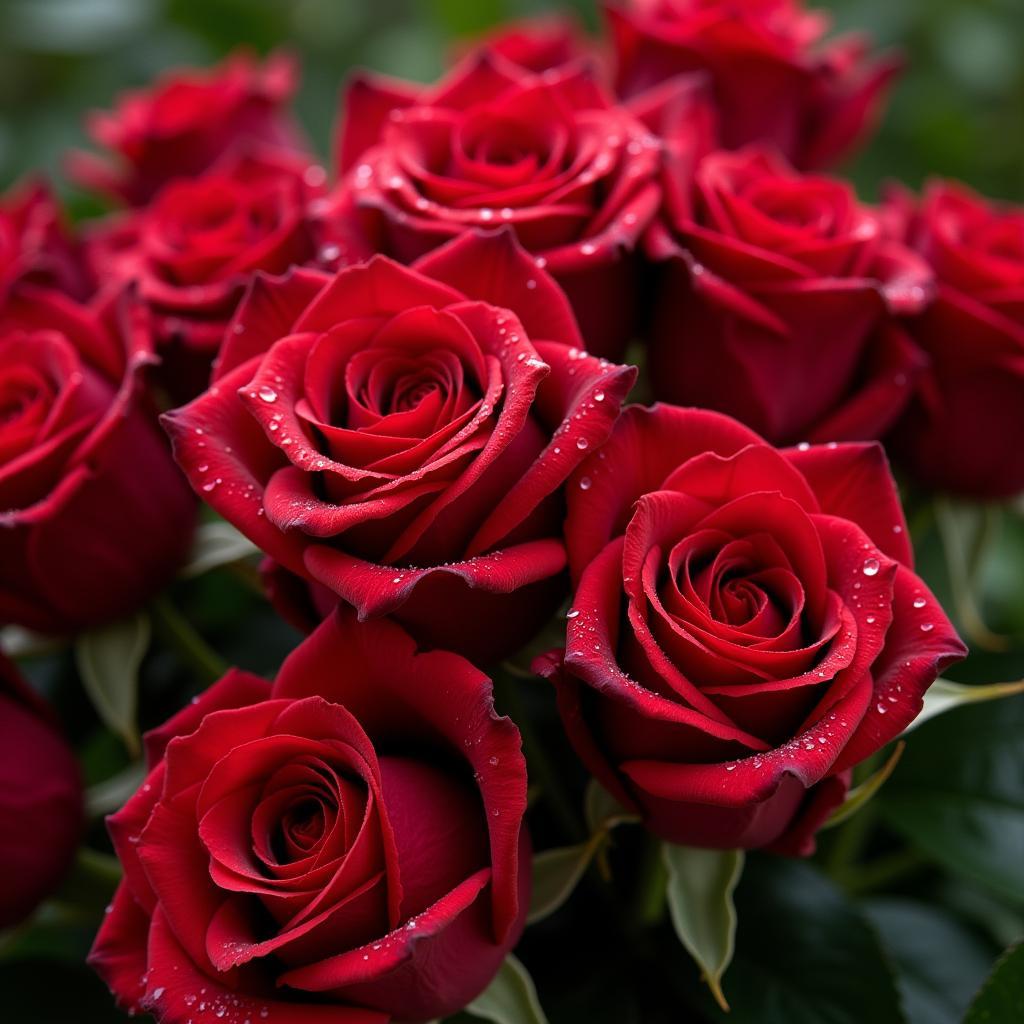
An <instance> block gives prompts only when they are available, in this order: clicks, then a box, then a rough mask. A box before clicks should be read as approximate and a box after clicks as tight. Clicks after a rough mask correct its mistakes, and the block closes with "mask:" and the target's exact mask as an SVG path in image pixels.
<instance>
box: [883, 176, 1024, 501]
mask: <svg viewBox="0 0 1024 1024" xmlns="http://www.w3.org/2000/svg"><path fill="white" fill-rule="evenodd" d="M886 212H887V213H888V215H889V216H890V218H891V220H892V225H893V228H894V230H895V231H896V232H897V234H898V237H899V238H901V239H903V240H905V241H906V242H907V243H908V244H910V245H912V246H913V247H914V248H915V249H916V250H917V251H918V252H919V253H921V255H923V256H924V257H925V259H927V260H928V262H929V263H930V264H931V266H932V269H933V270H934V271H935V277H936V281H937V284H938V292H937V295H936V298H935V301H934V302H933V303H932V304H931V305H930V306H928V308H927V309H926V310H925V311H924V312H923V313H922V314H921V316H919V317H915V318H913V319H911V320H910V321H909V323H908V328H909V330H910V332H911V334H912V335H913V337H914V338H915V340H916V341H917V342H918V344H920V345H921V347H922V348H923V349H924V351H925V352H926V353H927V355H928V358H929V360H930V365H929V369H928V372H927V373H926V374H925V375H924V376H923V377H922V378H921V380H920V381H919V383H918V385H917V388H916V390H915V391H914V395H913V399H912V401H911V403H910V406H909V408H908V409H907V413H906V415H905V416H904V417H903V419H902V420H901V421H900V423H899V425H898V426H897V428H896V430H895V432H894V433H893V435H892V437H890V438H889V440H888V443H889V445H890V447H891V449H892V451H893V457H894V458H895V459H896V460H897V461H898V462H899V464H900V465H902V466H905V467H906V468H907V469H908V470H909V471H910V472H911V473H912V474H913V475H914V476H915V477H916V478H917V479H918V480H920V481H921V482H922V483H924V484H926V485H927V486H929V487H935V488H939V489H942V490H949V491H953V492H955V493H959V494H963V495H967V496H970V497H975V498H1003V497H1008V496H1010V495H1014V494H1017V493H1019V492H1020V491H1022V490H1024V446H1022V445H1021V444H1020V438H1021V437H1022V436H1024V207H1022V206H1011V205H1008V204H1000V203H992V202H988V201H986V200H985V199H983V198H982V197H980V196H978V195H976V194H975V193H973V192H971V191H970V190H969V189H967V188H965V187H964V186H963V185H956V184H951V183H949V184H947V183H943V182H936V183H934V184H933V185H931V186H930V187H929V188H928V189H927V190H926V192H925V195H924V197H923V199H922V200H921V202H920V204H919V205H917V204H915V203H914V201H913V200H912V199H911V198H910V197H909V196H907V195H906V194H902V193H900V194H894V195H893V196H892V198H891V200H890V202H889V204H888V206H887V211H886Z"/></svg>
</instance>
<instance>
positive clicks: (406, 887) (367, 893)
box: [90, 610, 530, 1024]
mask: <svg viewBox="0 0 1024 1024" xmlns="http://www.w3.org/2000/svg"><path fill="white" fill-rule="evenodd" d="M147 754H148V761H149V775H148V777H147V779H146V782H145V784H144V785H143V786H142V788H141V789H140V790H139V791H138V792H137V793H136V794H135V796H134V797H133V798H132V799H131V800H129V801H128V803H127V804H126V805H125V807H124V808H123V810H121V811H120V812H118V813H117V814H116V815H114V816H113V817H112V818H111V819H110V820H109V824H110V833H111V836H112V838H113V841H114V846H115V849H116V850H117V854H118V856H119V857H120V859H121V863H122V864H123V866H124V881H123V882H122V883H121V886H120V887H119V889H118V891H117V895H116V897H115V899H114V903H113V906H112V908H111V912H110V913H109V914H108V915H107V918H106V920H105V922H104V924H103V927H102V929H101V930H100V933H99V935H98V936H97V938H96V943H95V945H94V947H93V950H92V954H91V956H90V962H91V963H92V965H93V967H95V968H96V969H97V970H98V971H99V972H100V974H101V975H102V976H103V978H104V979H105V980H106V982H107V983H108V985H109V986H110V988H111V990H112V991H113V992H114V994H115V995H116V996H117V999H118V1002H119V1003H120V1005H121V1006H122V1007H124V1008H125V1009H126V1010H128V1011H129V1012H137V1011H140V1010H145V1011H148V1012H150V1013H152V1014H154V1015H155V1016H156V1018H157V1020H159V1021H160V1022H161V1024H186V1022H187V1021H189V1020H204V1019H206V1018H207V1017H209V1019H211V1020H213V1019H215V1018H222V1019H226V1020H230V1021H235V1022H239V1024H241V1021H243V1020H244V1019H249V1020H251V1021H253V1022H256V1021H259V1020H263V1019H267V1020H269V1021H270V1024H274V1022H277V1024H387V1022H388V1021H391V1020H397V1021H422V1020H426V1019H428V1018H435V1017H445V1016H448V1015H449V1014H451V1013H454V1012H455V1011H457V1010H459V1009H461V1008H462V1007H463V1006H465V1004H466V1003H467V1002H469V1001H470V1000H471V999H473V998H474V997H475V996H476V995H477V994H478V993H479V992H480V991H481V990H482V989H484V988H485V987H486V986H487V984H488V983H489V982H490V980H491V978H492V977H493V976H494V974H495V972H496V971H497V970H498V967H499V965H500V964H501V961H502V959H503V958H504V957H505V955H506V953H507V952H508V950H509V949H510V948H511V947H512V946H513V945H514V944H515V942H516V940H517V939H518V938H519V935H520V933H521V932H522V929H523V924H524V920H525V917H526V908H527V903H528V899H529V883H530V877H529V867H530V856H529V852H530V851H529V839H528V835H527V832H526V829H525V827H524V826H523V813H524V811H525V810H526V763H525V761H524V760H523V756H522V753H521V751H520V742H519V732H518V730H517V729H516V727H515V725H513V723H512V722H511V721H510V720H509V719H508V718H499V717H498V716H497V715H496V714H495V711H494V704H493V701H492V697H491V685H490V681H489V680H488V679H487V678H486V677H485V676H483V675H481V674H480V673H479V672H478V671H477V670H476V669H474V668H473V667H472V666H471V665H470V664H469V663H468V662H466V661H464V660H463V659H462V658H459V657H457V656H456V655H453V654H449V653H447V652H443V651H438V652H434V653H428V654H417V653H416V652H415V647H414V644H413V642H412V640H410V638H409V637H408V636H407V635H405V634H404V633H403V632H402V630H401V629H399V628H398V627H397V626H395V625H393V624H391V623H387V622H374V623H358V622H356V621H355V617H354V616H353V615H352V614H351V612H349V611H345V612H344V613H342V612H341V611H340V610H339V612H338V613H337V614H335V615H332V616H331V617H330V618H328V619H327V620H325V621H324V623H323V624H322V625H321V626H320V628H319V629H318V630H317V632H316V633H314V634H313V635H312V636H311V637H310V638H308V639H307V640H306V641H305V642H304V643H303V644H302V645H301V646H300V647H299V648H297V649H296V650H295V651H294V652H293V653H292V654H291V655H290V656H289V657H288V659H287V660H286V661H285V663H284V665H283V666H282V667H281V671H280V672H279V674H278V676H277V680H276V681H275V683H274V684H273V686H271V685H270V684H269V683H267V682H265V681H264V680H262V679H259V678H257V677H255V676H251V675H249V674H247V673H245V672H240V671H237V670H233V671H232V672H230V673H229V674H228V675H226V676H225V677H224V678H223V679H222V680H221V681H220V682H219V683H217V684H216V685H215V686H213V687H212V688H211V689H209V690H207V691H206V693H204V694H203V695H202V696H201V697H200V698H199V700H198V703H194V704H192V705H190V706H189V707H187V708H185V710H184V711H181V712H179V713H178V714H177V715H176V716H175V717H174V718H172V719H171V720H170V721H169V722H168V723H167V724H166V725H164V726H162V727H161V728H160V729H158V730H156V731H155V732H153V733H150V734H149V736H148V737H147Z"/></svg>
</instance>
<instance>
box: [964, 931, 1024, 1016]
mask: <svg viewBox="0 0 1024 1024" xmlns="http://www.w3.org/2000/svg"><path fill="white" fill-rule="evenodd" d="M1021 1020H1024V943H1019V944H1018V945H1016V946H1013V947H1012V948H1010V949H1008V950H1007V951H1006V952H1005V953H1004V954H1003V955H1002V956H1001V957H1000V958H999V961H998V962H997V963H996V966H995V968H994V969H993V971H992V973H991V974H990V975H989V977H988V981H986V982H985V984H984V986H983V987H982V990H981V991H980V992H979V993H978V995H977V997H976V998H975V1000H974V1002H973V1003H971V1007H970V1009H969V1010H968V1011H967V1016H966V1017H965V1018H964V1024H1004V1022H1005V1024H1010V1022H1011V1021H1021Z"/></svg>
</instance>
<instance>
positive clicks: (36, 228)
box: [0, 181, 93, 299]
mask: <svg viewBox="0 0 1024 1024" xmlns="http://www.w3.org/2000/svg"><path fill="white" fill-rule="evenodd" d="M19 281H31V282H33V283H34V284H42V285H48V286H51V287H53V288H56V289H57V290H58V291H62V292H64V293H66V294H67V295H70V296H72V297H73V298H76V299H87V298H88V297H89V295H90V294H91V292H92V290H93V282H92V278H91V275H90V274H89V272H88V270H87V268H86V265H85V260H84V259H83V256H82V253H81V248H80V246H79V245H78V243H77V241H76V240H75V239H74V238H73V237H72V235H71V233H70V231H69V230H68V228H67V226H66V225H65V223H64V219H63V216H62V214H61V211H60V208H59V206H58V205H57V202H56V200H55V199H54V197H53V194H52V193H51V191H50V189H49V187H48V186H47V185H46V184H45V183H44V182H42V181H27V182H25V183H23V184H22V185H19V186H17V187H16V188H13V189H11V190H10V191H8V192H7V193H6V194H4V195H3V196H0V296H2V295H3V294H4V293H5V292H6V291H7V290H8V289H9V288H11V287H12V286H13V285H15V284H16V283H17V282H19Z"/></svg>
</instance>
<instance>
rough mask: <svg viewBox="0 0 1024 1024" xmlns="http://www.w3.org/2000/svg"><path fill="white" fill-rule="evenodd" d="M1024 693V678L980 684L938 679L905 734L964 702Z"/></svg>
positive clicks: (980, 701) (978, 702) (930, 688)
mask: <svg viewBox="0 0 1024 1024" xmlns="http://www.w3.org/2000/svg"><path fill="white" fill-rule="evenodd" d="M1019 693H1024V679H1018V680H1017V681H1016V682H1015V683H987V684H983V685H980V686H970V685H964V684H963V683H951V682H950V681H949V680H948V679H936V680H935V682H934V683H932V685H931V686H930V687H929V688H928V692H927V693H926V694H925V695H924V707H923V708H922V709H921V713H920V714H919V715H918V716H917V718H915V719H914V720H913V722H911V723H910V725H908V726H907V728H906V729H905V730H904V732H903V735H904V736H905V735H906V734H907V733H908V732H910V731H911V730H913V729H916V728H917V727H918V726H919V725H923V724H924V723H925V722H927V721H928V720H929V719H930V718H935V716H936V715H941V714H942V713H943V712H945V711H950V710H952V709H953V708H958V707H960V706H961V705H964V704H982V703H984V702H986V701H990V700H1002V699H1003V698H1004V697H1014V696H1016V695H1017V694H1019Z"/></svg>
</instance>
